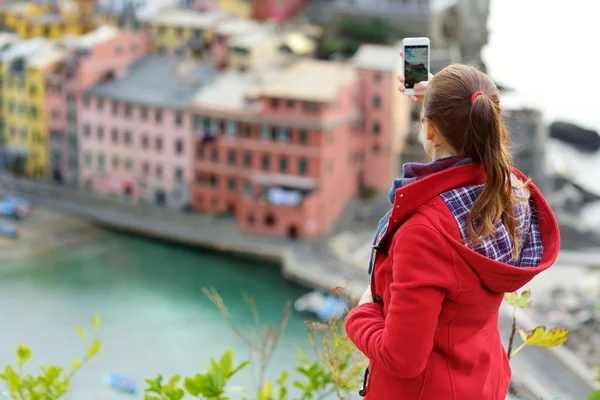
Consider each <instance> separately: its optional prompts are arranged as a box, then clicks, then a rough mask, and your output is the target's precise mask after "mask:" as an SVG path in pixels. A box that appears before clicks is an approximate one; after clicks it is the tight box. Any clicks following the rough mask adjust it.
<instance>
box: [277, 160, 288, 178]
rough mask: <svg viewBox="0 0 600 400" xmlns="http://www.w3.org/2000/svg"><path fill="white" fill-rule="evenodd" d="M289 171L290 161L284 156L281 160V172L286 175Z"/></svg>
mask: <svg viewBox="0 0 600 400" xmlns="http://www.w3.org/2000/svg"><path fill="white" fill-rule="evenodd" d="M287 170H288V160H287V158H286V157H285V156H282V157H281V158H280V159H279V171H281V173H283V174H285V173H286V172H287Z"/></svg>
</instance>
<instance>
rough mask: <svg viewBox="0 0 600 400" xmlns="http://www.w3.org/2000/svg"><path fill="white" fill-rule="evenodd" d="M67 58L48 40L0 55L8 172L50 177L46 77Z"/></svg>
mask: <svg viewBox="0 0 600 400" xmlns="http://www.w3.org/2000/svg"><path fill="white" fill-rule="evenodd" d="M65 56H66V52H65V51H64V50H63V49H61V48H60V47H59V46H58V45H57V44H56V43H53V42H49V41H47V40H45V39H42V38H38V39H31V40H27V41H23V42H20V43H18V44H15V45H13V46H11V47H10V48H8V49H7V50H5V51H3V52H2V53H1V54H0V60H1V62H2V82H3V85H2V86H3V88H2V90H3V96H2V97H3V100H4V104H3V107H2V114H3V120H4V124H5V132H7V135H6V147H5V155H6V164H7V168H8V169H9V170H11V171H13V172H14V173H16V174H18V175H27V176H30V177H43V176H45V175H46V173H47V167H48V148H47V136H46V133H47V128H46V113H47V110H46V82H45V73H46V71H47V70H48V69H51V68H52V67H53V66H54V65H55V64H57V63H59V62H60V61H61V60H62V59H64V57H65Z"/></svg>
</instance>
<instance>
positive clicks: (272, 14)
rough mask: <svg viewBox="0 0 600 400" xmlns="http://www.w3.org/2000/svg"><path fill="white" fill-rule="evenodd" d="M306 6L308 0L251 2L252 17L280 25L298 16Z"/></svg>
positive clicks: (255, 0)
mask: <svg viewBox="0 0 600 400" xmlns="http://www.w3.org/2000/svg"><path fill="white" fill-rule="evenodd" d="M307 4H308V0H252V16H253V17H254V18H255V19H262V20H274V21H277V22H279V23H281V22H285V21H287V20H289V19H291V18H293V17H295V16H296V15H298V13H299V12H300V11H302V10H303V9H304V7H306V5H307Z"/></svg>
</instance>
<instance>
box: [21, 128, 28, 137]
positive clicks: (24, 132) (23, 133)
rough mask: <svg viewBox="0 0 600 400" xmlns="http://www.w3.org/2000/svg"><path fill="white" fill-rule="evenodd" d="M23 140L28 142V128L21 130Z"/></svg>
mask: <svg viewBox="0 0 600 400" xmlns="http://www.w3.org/2000/svg"><path fill="white" fill-rule="evenodd" d="M21 139H23V140H27V128H21Z"/></svg>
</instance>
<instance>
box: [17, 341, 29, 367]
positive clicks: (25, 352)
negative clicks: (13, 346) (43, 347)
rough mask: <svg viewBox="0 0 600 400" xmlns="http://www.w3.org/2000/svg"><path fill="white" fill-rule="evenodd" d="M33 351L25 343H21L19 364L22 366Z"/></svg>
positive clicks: (18, 355) (18, 357)
mask: <svg viewBox="0 0 600 400" xmlns="http://www.w3.org/2000/svg"><path fill="white" fill-rule="evenodd" d="M31 353H32V351H31V349H30V348H29V347H27V346H25V345H24V344H21V345H19V347H18V348H17V362H18V364H19V366H22V365H23V364H25V363H26V362H27V360H29V358H30V357H31Z"/></svg>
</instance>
